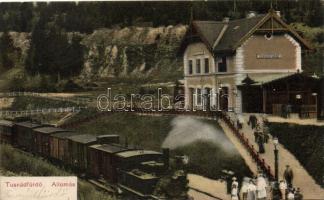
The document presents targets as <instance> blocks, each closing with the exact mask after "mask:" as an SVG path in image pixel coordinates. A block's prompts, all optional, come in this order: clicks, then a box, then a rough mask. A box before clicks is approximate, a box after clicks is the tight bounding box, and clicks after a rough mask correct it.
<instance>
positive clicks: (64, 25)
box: [0, 0, 324, 91]
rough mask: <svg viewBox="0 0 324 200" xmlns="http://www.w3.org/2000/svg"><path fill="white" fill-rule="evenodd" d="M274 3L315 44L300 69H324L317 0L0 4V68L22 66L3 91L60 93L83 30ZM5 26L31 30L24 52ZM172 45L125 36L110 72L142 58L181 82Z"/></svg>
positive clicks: (180, 20) (235, 14)
mask: <svg viewBox="0 0 324 200" xmlns="http://www.w3.org/2000/svg"><path fill="white" fill-rule="evenodd" d="M271 2H272V6H273V8H274V9H276V10H280V11H281V14H282V17H283V18H284V19H285V20H286V21H287V22H288V23H289V24H291V23H293V24H294V26H295V28H296V29H297V30H298V31H299V32H301V33H302V35H304V37H305V38H307V39H308V40H310V41H311V43H312V45H314V47H315V49H316V51H315V52H311V53H306V54H304V56H303V59H302V60H303V67H304V70H305V71H306V72H310V73H313V72H316V73H317V74H320V73H323V69H321V67H322V60H323V51H322V49H323V35H324V33H323V28H322V25H323V21H322V19H323V12H321V11H322V4H321V1H320V0H299V1H280V0H276V1H274V0H258V1H257V0H246V1H239V0H232V1H192V2H144V1H142V2H79V3H75V2H54V3H53V2H51V3H34V4H33V3H1V4H0V32H4V34H3V36H2V37H1V38H0V72H5V71H7V70H8V69H12V68H13V67H16V66H21V67H22V69H21V74H19V75H16V76H14V77H13V78H8V79H7V80H9V81H7V82H8V83H7V82H6V89H9V90H33V91H35V90H52V91H53V90H57V87H59V86H58V85H59V84H60V81H61V80H65V81H66V80H68V79H71V78H73V77H76V76H78V75H79V74H80V71H81V70H82V67H84V66H85V56H86V55H85V54H84V52H85V50H87V52H89V46H85V45H84V44H83V43H82V41H81V40H82V38H83V36H84V34H90V33H92V32H93V31H94V30H98V29H100V28H116V27H126V26H127V27H129V26H149V27H151V26H154V27H157V26H161V25H164V26H167V25H176V24H189V23H190V21H191V20H192V19H194V20H222V19H223V17H225V16H226V17H228V16H229V17H230V18H231V19H237V18H242V17H244V16H245V15H246V14H247V13H248V12H249V11H251V10H253V11H256V12H258V13H266V12H267V11H268V10H269V8H270V5H271ZM10 31H16V32H28V33H31V35H30V36H28V37H27V38H29V37H30V38H29V39H30V48H29V50H28V52H27V55H26V56H21V52H20V49H19V48H17V47H14V46H13V43H12V38H10V37H9V35H10V34H8V32H10ZM177 45H178V44H177V43H176V42H174V41H167V42H165V43H163V45H162V46H161V45H160V46H156V44H147V45H144V44H142V45H138V44H127V41H125V44H124V46H123V47H120V46H118V50H119V51H120V52H119V54H118V59H117V61H116V62H114V64H112V66H111V69H112V71H113V74H112V75H113V76H116V77H118V76H119V75H120V74H123V72H124V71H125V72H126V73H129V72H132V70H134V69H135V68H138V67H139V66H141V65H142V64H143V63H145V69H144V71H143V73H145V72H148V71H150V72H151V69H152V68H154V67H156V66H159V67H157V69H156V70H155V71H152V74H151V76H150V78H149V79H150V80H151V79H152V78H151V77H159V80H167V81H169V80H176V79H179V78H180V77H181V76H182V71H179V70H174V69H175V68H177V66H182V64H181V63H180V62H179V60H177V59H176V56H175V52H176V49H177V48H178V46H177ZM171 47H172V48H171ZM90 48H91V46H90ZM97 48H98V51H99V55H98V56H97V57H96V59H97V60H92V62H91V63H92V65H91V66H90V67H91V69H94V71H95V68H100V67H103V66H105V63H104V62H106V60H112V59H105V57H106V56H107V55H106V54H105V51H106V47H105V46H104V45H102V48H100V46H98V45H97ZM170 48H171V50H172V51H171V50H170ZM164 50H165V52H164ZM124 51H125V53H124V54H121V52H124ZM89 54H91V53H89ZM170 55H172V57H170ZM168 56H169V57H168ZM25 57H26V58H25ZM166 57H167V58H166ZM127 58H128V59H127ZM124 61H125V62H126V63H124ZM180 61H181V59H180ZM127 62H128V63H127ZM17 63H18V64H17ZM88 64H89V63H88ZM106 64H107V63H106ZM125 66H126V67H125ZM126 68H127V69H126ZM9 71H10V70H9ZM139 74H140V73H139ZM135 76H136V75H135ZM118 78H120V77H118ZM137 78H143V77H139V76H138V77H137ZM144 78H146V77H144ZM0 79H1V77H0ZM120 81H123V80H120ZM7 85H8V86H9V87H10V88H8V86H7ZM53 88H55V89H53Z"/></svg>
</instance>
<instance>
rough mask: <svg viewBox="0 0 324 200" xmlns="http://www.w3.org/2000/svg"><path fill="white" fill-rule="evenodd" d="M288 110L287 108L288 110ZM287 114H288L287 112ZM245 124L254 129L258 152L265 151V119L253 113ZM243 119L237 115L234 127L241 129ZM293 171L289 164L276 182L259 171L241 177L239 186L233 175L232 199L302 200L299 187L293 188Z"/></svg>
mask: <svg viewBox="0 0 324 200" xmlns="http://www.w3.org/2000/svg"><path fill="white" fill-rule="evenodd" d="M288 112H289V110H288ZM287 115H288V116H289V114H287ZM247 124H248V125H249V126H250V127H251V128H252V130H253V131H254V139H255V142H256V143H257V144H258V147H259V153H260V154H263V153H265V148H264V144H266V143H268V142H269V139H270V133H269V129H268V126H267V119H266V118H265V117H264V116H263V117H261V119H259V120H258V118H257V117H256V116H255V115H250V116H249V121H248V122H247ZM243 126H244V119H243V117H242V116H237V122H236V127H237V128H238V129H242V128H243ZM293 177H294V175H293V171H292V169H291V168H290V166H289V165H287V166H286V169H285V171H284V174H283V179H282V180H280V181H279V183H278V182H269V181H268V180H267V178H266V177H265V176H264V175H263V174H262V172H259V174H258V176H257V177H255V178H248V177H245V178H243V181H242V184H241V187H239V184H238V181H237V179H236V177H233V180H232V184H231V189H230V195H231V199H232V200H269V199H271V200H302V199H303V195H302V194H301V192H300V189H299V188H294V187H293V184H292V181H293Z"/></svg>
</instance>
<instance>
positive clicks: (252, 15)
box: [246, 11, 256, 19]
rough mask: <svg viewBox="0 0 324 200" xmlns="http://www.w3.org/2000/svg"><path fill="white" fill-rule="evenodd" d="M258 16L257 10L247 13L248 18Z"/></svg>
mask: <svg viewBox="0 0 324 200" xmlns="http://www.w3.org/2000/svg"><path fill="white" fill-rule="evenodd" d="M255 16H256V12H255V11H249V12H248V14H246V18H248V19H250V18H252V17H255Z"/></svg>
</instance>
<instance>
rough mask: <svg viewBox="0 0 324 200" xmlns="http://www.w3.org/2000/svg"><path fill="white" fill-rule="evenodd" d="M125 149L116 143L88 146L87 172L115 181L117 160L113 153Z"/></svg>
mask: <svg viewBox="0 0 324 200" xmlns="http://www.w3.org/2000/svg"><path fill="white" fill-rule="evenodd" d="M123 151H127V148H125V147H123V146H120V145H116V144H95V145H92V146H90V147H89V150H88V152H89V167H88V170H89V174H90V175H91V176H94V177H101V176H102V177H103V178H105V179H107V180H109V181H110V182H112V183H115V182H117V170H116V169H117V167H118V166H117V160H116V156H115V153H119V152H123Z"/></svg>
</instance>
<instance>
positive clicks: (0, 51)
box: [0, 31, 16, 70]
mask: <svg viewBox="0 0 324 200" xmlns="http://www.w3.org/2000/svg"><path fill="white" fill-rule="evenodd" d="M15 53H16V48H15V47H14V45H13V41H12V39H11V37H10V35H9V33H8V32H7V31H5V32H3V34H2V36H1V38H0V68H1V69H3V70H8V69H11V68H12V67H14V65H15Z"/></svg>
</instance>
